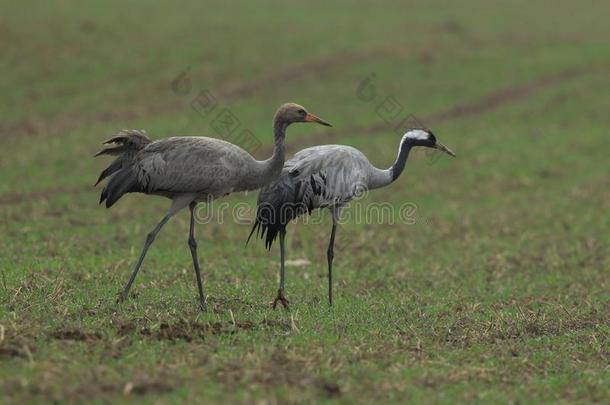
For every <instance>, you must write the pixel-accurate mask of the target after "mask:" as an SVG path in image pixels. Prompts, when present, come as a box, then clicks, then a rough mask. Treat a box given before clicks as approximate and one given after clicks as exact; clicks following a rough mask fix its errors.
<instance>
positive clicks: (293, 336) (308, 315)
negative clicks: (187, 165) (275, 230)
mask: <svg viewBox="0 0 610 405" xmlns="http://www.w3.org/2000/svg"><path fill="white" fill-rule="evenodd" d="M586 3H588V4H584V3H582V2H580V3H578V4H576V3H575V2H570V1H560V2H553V3H552V4H551V3H549V2H538V3H537V4H535V3H534V2H531V1H516V2H510V4H508V2H505V3H502V4H500V3H495V2H494V3H493V4H492V3H491V2H484V1H481V0H479V1H476V2H469V3H461V2H460V4H458V3H457V2H446V3H443V2H424V1H417V2H412V3H410V4H408V5H405V4H403V2H399V1H383V2H363V1H362V2H356V1H354V2H347V1H345V2H343V1H340V2H339V1H337V2H331V1H308V2H297V1H289V2H269V1H260V2H247V1H239V2H220V1H216V2H205V4H204V3H202V2H198V1H189V2H181V3H180V4H179V5H177V4H174V3H173V2H169V1H162V2H155V3H153V2H145V1H133V2H129V3H127V4H126V2H119V1H115V0H113V1H108V2H94V1H87V2H77V1H75V0H74V1H53V2H46V3H43V2H38V3H37V4H36V5H35V6H34V5H32V4H28V2H9V1H8V0H7V1H1V2H0V55H1V57H0V71H1V72H2V74H1V75H0V89H1V91H0V111H1V112H2V115H1V121H0V142H1V145H2V148H1V149H0V173H1V174H2V181H1V182H0V216H1V221H0V236H1V238H0V252H1V254H0V271H1V274H0V276H1V278H0V282H1V284H0V298H1V302H0V402H3V403H11V402H14V403H21V402H23V401H26V400H29V401H40V402H43V401H49V400H54V401H84V400H92V399H93V400H97V401H100V402H103V401H108V400H112V401H118V402H121V401H125V402H127V401H130V400H133V399H134V398H135V399H140V400H150V401H155V402H161V403H174V402H179V401H183V400H189V401H201V402H232V403H235V402H237V403H240V402H241V403H250V402H254V401H255V402H260V403H280V402H318V401H329V402H341V403H353V402H371V401H384V402H403V401H404V400H410V401H412V402H422V403H433V402H434V403H439V402H440V403H453V402H470V401H476V402H496V401H498V402H502V403H525V402H530V401H531V400H535V401H537V402H564V403H577V402H580V403H590V402H600V403H602V402H606V403H607V402H608V401H610V366H609V364H610V260H609V259H608V254H609V249H608V247H609V244H610V216H609V215H608V212H609V209H610V172H609V166H608V155H609V154H610V141H609V137H608V128H609V127H610V115H609V114H608V111H609V110H610V92H609V91H608V89H609V88H610V76H609V75H608V71H609V68H610V46H609V45H608V38H610V25H609V24H608V23H607V19H608V18H607V17H608V14H609V13H610V4H608V3H604V2H586ZM181 75H182V76H181ZM367 79H370V82H368V83H369V84H370V86H373V87H374V90H375V93H374V95H375V97H374V98H373V100H370V101H367V100H365V99H364V98H363V97H362V94H361V93H360V92H359V91H358V89H359V86H360V85H361V84H362V82H363V80H367ZM369 89H371V87H369ZM200 91H209V92H210V93H211V94H213V95H214V96H215V97H216V98H217V100H218V102H219V104H221V105H222V106H223V107H225V108H228V109H229V110H230V111H231V112H232V113H233V114H234V115H235V116H236V117H237V118H238V119H239V120H240V122H241V127H242V128H245V129H249V130H250V131H252V133H254V134H255V135H256V137H257V138H258V139H259V140H260V142H261V145H262V146H261V147H260V148H259V149H258V150H257V151H256V153H255V155H256V156H257V157H258V158H263V157H265V156H266V155H268V154H269V153H270V148H271V145H272V133H271V126H270V123H271V117H272V114H273V112H274V111H275V109H276V108H277V106H278V105H279V104H281V103H282V102H286V101H295V102H299V103H301V104H303V105H305V106H306V107H308V108H309V110H310V111H311V112H313V113H315V114H318V115H320V116H321V117H323V118H325V119H327V120H329V121H330V122H332V123H333V124H334V127H333V128H330V129H328V130H327V129H324V128H322V127H313V126H305V125H300V126H293V127H291V128H290V129H289V133H288V147H289V152H290V153H294V152H296V151H297V150H299V149H301V148H303V147H305V146H308V145H314V144H321V143H343V144H349V145H353V146H356V147H358V148H360V149H361V150H362V151H363V152H364V153H366V154H367V156H369V158H370V160H371V161H372V162H373V163H374V164H376V165H379V166H386V167H387V166H389V164H390V163H391V161H392V160H393V159H394V157H395V154H396V148H397V146H398V141H399V135H397V134H396V133H395V132H394V126H395V125H396V124H397V122H398V121H400V119H399V118H395V117H394V116H393V115H392V114H391V113H390V112H387V111H386V110H384V109H383V107H382V108H381V110H380V108H379V105H380V104H382V103H383V102H384V100H387V99H388V97H389V98H390V101H391V102H398V103H400V105H401V106H402V107H403V110H402V111H400V114H399V115H398V116H397V117H406V116H408V115H409V114H412V115H413V116H415V117H417V119H418V120H420V121H422V122H423V123H424V124H425V125H427V126H429V127H431V128H432V129H433V130H434V132H435V133H436V134H437V136H438V138H439V139H440V140H441V141H442V142H444V143H445V144H447V145H448V146H449V147H451V148H452V149H454V150H455V151H456V153H457V155H458V158H457V159H448V158H442V159H440V160H435V159H431V158H430V157H429V156H426V155H425V154H422V153H416V154H415V155H414V156H413V157H412V158H411V159H410V161H409V163H408V165H407V170H406V172H405V174H403V176H402V177H401V178H400V179H399V181H397V182H396V183H395V184H393V185H392V186H390V187H388V188H385V189H381V190H378V191H376V192H373V193H371V194H370V195H369V196H367V198H366V200H365V203H366V202H369V203H370V202H388V203H389V204H391V205H392V206H393V207H399V206H401V205H402V204H404V203H407V202H408V203H411V204H415V206H416V207H417V210H416V211H415V216H414V219H415V221H414V222H415V223H413V224H405V223H385V224H374V223H369V224H358V223H354V222H349V223H347V224H344V225H342V226H341V227H340V228H339V231H338V234H337V245H336V248H335V272H334V275H335V305H334V307H333V308H332V310H331V309H329V308H328V305H327V303H326V257H325V255H326V253H325V252H326V244H327V238H328V235H329V230H330V220H329V218H328V215H327V214H326V213H325V214H324V220H323V221H322V223H320V224H310V225H302V224H301V225H299V226H293V227H291V229H290V230H289V236H288V240H287V243H288V247H289V250H288V255H289V257H288V259H290V260H295V259H305V261H302V263H306V265H304V266H290V267H288V268H287V277H288V278H287V297H288V299H289V300H291V303H292V305H291V309H290V311H284V310H279V309H278V310H275V311H274V310H272V309H271V308H270V305H269V303H270V302H271V301H272V299H273V298H274V296H275V293H276V290H277V266H278V265H277V259H278V252H277V246H274V248H273V249H272V251H271V252H267V251H265V250H264V249H263V246H262V244H261V243H260V241H256V242H255V243H251V244H250V245H249V246H248V247H246V248H244V242H245V239H246V237H247V234H248V232H249V229H250V226H249V225H248V224H244V223H235V222H234V221H232V220H230V219H229V218H225V220H224V221H223V223H222V224H221V223H219V222H220V221H218V220H214V221H211V223H209V224H204V225H199V226H198V228H197V233H198V240H199V253H200V258H201V261H202V268H203V271H204V273H205V278H206V287H207V291H208V293H209V302H210V309H209V310H208V311H207V312H206V313H200V311H198V309H197V307H196V296H197V292H196V288H195V277H194V272H193V270H192V265H191V258H190V254H189V250H188V246H187V243H186V241H187V236H188V214H187V212H186V211H185V212H183V213H181V214H179V215H177V216H176V217H175V218H174V219H172V220H171V222H170V223H169V224H168V225H167V226H166V227H165V229H164V230H163V232H162V233H161V234H160V236H159V238H158V239H157V241H156V242H155V245H153V247H152V248H151V250H150V252H149V255H148V257H147V259H146V261H145V263H144V266H143V268H142V271H141V272H140V275H139V276H138V279H137V280H136V283H135V285H134V288H133V290H132V291H133V297H132V298H131V299H130V300H128V301H127V302H125V303H123V304H121V305H117V304H115V297H116V294H117V292H118V291H119V289H120V288H121V286H122V285H123V283H124V282H125V281H126V280H127V278H128V275H129V272H130V271H131V267H132V265H133V263H134V261H135V259H136V257H137V255H138V253H139V250H140V248H141V246H142V243H143V241H144V238H145V235H146V233H147V232H148V231H149V230H150V229H151V228H152V227H153V226H154V225H155V224H156V223H157V222H158V221H159V219H160V218H161V217H162V215H163V214H164V212H165V210H166V209H167V207H168V201H167V200H165V199H163V198H160V197H147V196H143V195H135V194H134V195H129V196H127V197H126V198H124V199H123V200H121V201H120V202H119V203H118V204H117V205H116V206H115V207H113V208H112V209H111V210H106V209H105V208H103V207H101V206H99V205H98V204H97V201H98V198H99V194H98V193H99V191H100V190H99V188H98V189H95V188H93V186H92V185H93V183H94V182H95V180H96V179H97V176H98V174H99V172H100V171H101V170H102V169H103V168H104V167H105V165H107V164H108V159H107V158H97V159H94V158H93V154H94V153H95V152H96V151H97V150H98V149H99V147H100V143H101V142H102V141H103V140H104V139H106V138H108V137H110V136H111V135H112V134H114V133H115V132H117V130H119V129H122V128H144V129H146V130H147V132H148V134H149V135H150V136H151V137H152V138H161V137H165V136H168V135H176V134H180V135H207V136H217V135H216V134H215V133H214V130H213V128H212V127H211V118H210V117H204V116H202V115H200V114H198V113H197V111H195V110H194V109H193V108H192V106H191V102H192V100H193V99H195V98H196V97H197V95H198V94H199V92H200ZM386 106H387V105H386ZM379 111H382V113H381V114H380V113H379ZM383 111H386V112H385V113H383ZM255 198H256V197H255V194H253V193H250V194H248V195H233V196H230V197H229V198H226V199H224V200H222V201H223V202H227V203H228V204H229V208H230V209H233V208H235V207H240V206H243V204H244V203H246V204H247V206H249V207H253V206H254V204H255ZM348 211H349V210H348ZM251 214H252V213H251V212H250V216H251ZM307 263H308V264H307Z"/></svg>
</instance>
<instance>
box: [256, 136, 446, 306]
mask: <svg viewBox="0 0 610 405" xmlns="http://www.w3.org/2000/svg"><path fill="white" fill-rule="evenodd" d="M415 146H424V147H428V148H435V149H438V150H440V151H443V152H445V153H447V154H449V155H451V156H453V157H455V153H453V152H452V151H451V150H450V149H449V148H447V147H446V146H445V145H443V144H442V143H440V142H438V141H437V140H436V136H435V135H434V134H433V133H432V132H431V131H430V130H428V129H421V128H415V129H411V130H408V131H407V132H406V133H405V134H404V135H403V137H402V139H401V141H400V145H399V148H398V156H397V157H396V160H395V162H394V164H393V165H392V166H391V167H390V168H388V169H379V168H377V167H375V166H373V165H372V164H371V163H370V162H369V160H368V159H367V158H366V156H365V155H364V154H363V153H362V152H360V151H359V150H358V149H355V148H353V147H351V146H344V145H321V146H314V147H311V148H307V149H303V150H302V151H300V152H298V153H297V154H295V155H294V157H293V158H292V159H290V160H289V161H287V162H286V164H285V165H284V169H283V170H282V173H281V175H280V176H279V177H277V178H276V179H275V180H273V181H272V182H271V183H270V184H269V185H267V186H265V187H263V188H262V189H261V191H260V193H259V195H258V203H257V210H256V218H255V222H254V226H253V227H252V230H251V231H250V235H249V236H248V241H250V238H251V237H252V235H253V234H254V232H256V234H257V236H260V237H261V239H262V238H264V239H265V247H266V248H267V249H271V246H272V244H273V241H274V240H275V239H276V237H277V236H278V234H279V237H280V288H279V290H278V294H277V298H276V299H275V300H274V301H273V308H275V307H276V305H277V303H278V302H281V303H282V305H283V306H284V307H285V308H287V307H288V300H287V299H286V297H285V295H284V288H285V284H284V280H285V275H284V261H285V257H286V256H285V244H284V241H285V237H286V226H287V225H288V223H289V222H290V221H291V220H293V219H295V218H296V217H298V216H300V215H304V214H310V213H311V212H312V210H314V209H317V208H328V209H329V210H330V212H331V216H332V230H331V233H330V240H329V243H328V250H327V260H328V302H329V304H330V305H332V303H333V289H332V266H333V256H334V254H333V249H334V244H335V233H336V231H337V221H338V219H339V217H340V212H341V209H342V208H343V207H344V206H345V205H346V204H347V203H348V202H349V201H350V200H352V199H353V198H354V197H356V196H357V195H359V194H360V193H362V192H363V191H365V190H372V189H376V188H380V187H384V186H387V185H389V184H390V183H392V182H394V181H395V180H396V179H397V178H398V176H400V174H401V173H402V172H403V169H404V168H405V164H406V162H407V159H408V157H409V152H410V151H411V149H413V147H415ZM246 243H248V242H246Z"/></svg>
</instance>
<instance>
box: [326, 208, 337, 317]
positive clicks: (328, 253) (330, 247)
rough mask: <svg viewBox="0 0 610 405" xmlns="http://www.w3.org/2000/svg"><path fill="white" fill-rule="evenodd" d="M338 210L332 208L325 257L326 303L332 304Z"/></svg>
mask: <svg viewBox="0 0 610 405" xmlns="http://www.w3.org/2000/svg"><path fill="white" fill-rule="evenodd" d="M337 217H338V212H337V211H336V210H332V218H333V229H332V231H331V233H330V241H329V242H328V250H327V251H326V258H327V259H328V305H330V306H332V305H333V257H334V247H335V234H336V233H337V219H338V218H337Z"/></svg>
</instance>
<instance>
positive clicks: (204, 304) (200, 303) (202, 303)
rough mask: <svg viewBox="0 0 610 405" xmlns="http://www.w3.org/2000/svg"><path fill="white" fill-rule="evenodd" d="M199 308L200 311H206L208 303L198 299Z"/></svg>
mask: <svg viewBox="0 0 610 405" xmlns="http://www.w3.org/2000/svg"><path fill="white" fill-rule="evenodd" d="M199 309H200V310H201V311H202V312H205V311H207V309H208V304H207V303H206V302H205V299H199Z"/></svg>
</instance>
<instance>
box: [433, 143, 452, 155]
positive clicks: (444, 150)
mask: <svg viewBox="0 0 610 405" xmlns="http://www.w3.org/2000/svg"><path fill="white" fill-rule="evenodd" d="M434 149H438V150H440V151H441V152H445V153H446V154H448V155H449V156H453V157H455V153H453V151H452V150H451V149H449V148H448V147H446V146H445V145H443V144H442V143H440V142H436V145H434Z"/></svg>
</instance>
